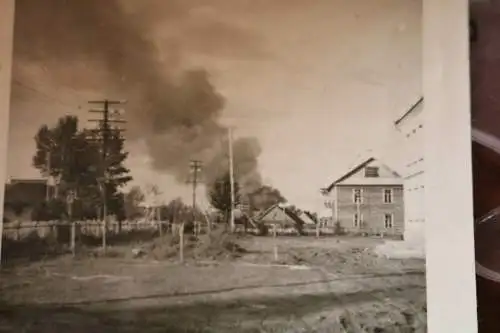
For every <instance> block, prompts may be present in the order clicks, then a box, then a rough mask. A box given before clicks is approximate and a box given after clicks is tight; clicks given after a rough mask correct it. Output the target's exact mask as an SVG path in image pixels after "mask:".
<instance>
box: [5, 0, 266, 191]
mask: <svg viewBox="0 0 500 333" xmlns="http://www.w3.org/2000/svg"><path fill="white" fill-rule="evenodd" d="M197 9H199V10H198V11H197ZM164 21H167V22H169V24H168V25H166V26H165V25H163V26H162V34H163V37H162V38H157V37H156V36H155V33H156V30H157V29H156V28H157V27H156V26H157V24H158V23H159V22H164ZM165 36H166V37H165ZM210 41H211V42H212V43H210ZM186 45H187V46H186ZM217 48H218V49H219V50H220V52H229V53H231V52H232V53H235V52H236V51H238V50H239V49H241V50H243V51H245V49H246V50H247V52H246V54H248V56H252V54H256V55H257V54H258V53H259V46H258V43H257V42H256V37H255V36H253V35H252V34H250V33H247V32H246V31H244V30H241V29H240V28H237V27H232V26H231V25H230V24H228V23H225V22H223V21H219V20H216V19H212V18H210V16H209V15H208V16H207V15H204V14H203V7H202V6H201V5H199V6H193V5H192V4H191V5H190V6H187V5H186V3H185V2H184V1H145V2H143V1H130V0H129V1H125V0H124V1H120V0H107V1H98V0H86V1H64V0H47V1H38V0H20V1H17V2H16V20H15V43H14V58H15V65H14V66H15V67H14V79H22V78H23V75H29V73H28V74H26V73H27V72H28V71H26V70H24V69H25V68H37V69H40V68H41V72H42V73H43V74H42V75H43V79H44V82H46V83H45V84H47V85H66V86H70V87H71V88H72V89H74V90H77V89H86V90H97V91H98V90H101V91H106V92H113V94H114V96H126V99H127V100H128V103H127V106H126V118H127V132H126V133H125V136H126V138H127V140H129V141H130V142H134V141H140V142H142V143H144V144H145V146H146V147H147V151H145V152H142V151H141V152H131V153H133V154H138V153H139V154H144V153H146V154H148V155H149V158H150V161H151V167H152V168H153V169H154V170H157V171H160V172H162V173H166V174H170V175H172V176H174V177H175V178H176V179H177V180H178V181H179V182H185V180H186V179H187V177H188V176H189V174H188V173H189V167H188V166H189V160H190V159H193V158H196V159H199V160H202V161H203V162H204V163H205V165H206V166H205V167H204V168H203V172H204V175H203V176H204V178H205V181H206V182H207V183H208V184H210V183H212V182H213V181H215V179H216V178H217V177H219V176H220V175H221V174H223V173H224V172H226V171H227V166H228V163H227V158H228V157H227V129H226V128H225V127H224V126H223V125H222V124H221V122H220V119H221V117H222V116H223V113H224V107H225V97H224V96H223V95H222V94H220V93H219V92H218V91H217V87H216V86H215V85H214V84H213V83H212V79H211V75H210V73H209V72H208V71H207V70H205V69H204V68H200V67H197V66H190V65H189V62H188V61H186V59H187V58H188V57H189V54H188V53H187V52H188V51H186V50H190V49H194V50H195V51H196V52H197V53H199V54H202V55H203V54H206V55H210V54H211V53H213V52H218V49H217ZM235 50H236V51H235ZM241 50H240V51H241ZM248 51H251V52H248ZM13 89H14V90H15V89H16V86H15V85H14V86H13ZM20 94H22V92H20ZM14 96H19V94H14ZM12 102H13V106H12V109H13V110H16V102H18V99H16V98H13V101H12ZM82 112H84V111H82ZM25 117H26V116H25V115H22V114H18V113H16V112H13V114H12V118H14V119H13V122H14V123H15V122H16V118H17V119H23V118H25ZM260 152H261V148H260V145H259V142H258V140H257V139H256V138H252V137H249V138H244V137H243V138H236V139H235V142H234V165H235V168H234V170H235V178H236V179H237V180H238V181H240V182H241V186H242V187H243V189H244V188H247V187H248V188H256V187H258V186H259V185H260V182H261V177H260V174H259V168H258V157H259V154H260Z"/></svg>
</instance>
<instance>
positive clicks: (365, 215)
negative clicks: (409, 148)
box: [322, 157, 404, 237]
mask: <svg viewBox="0 0 500 333" xmlns="http://www.w3.org/2000/svg"><path fill="white" fill-rule="evenodd" d="M322 193H323V195H324V196H325V197H327V199H328V201H329V203H330V207H331V209H332V215H333V219H332V220H333V221H332V222H333V223H339V224H340V226H341V228H342V229H343V230H344V231H345V232H347V233H363V234H374V235H392V236H398V237H399V236H402V235H403V233H404V200H403V179H402V178H401V176H400V175H399V174H398V173H397V172H396V171H394V170H392V169H391V168H389V167H388V166H387V165H385V164H384V163H383V162H382V161H380V160H379V159H377V158H375V157H370V158H367V159H365V160H364V161H363V162H361V163H360V164H358V165H356V166H355V167H353V168H352V169H350V170H349V171H347V172H346V173H345V174H343V175H341V176H340V177H338V178H337V179H336V180H334V181H333V182H332V183H330V184H329V185H328V186H327V187H326V188H324V189H323V190H322Z"/></svg>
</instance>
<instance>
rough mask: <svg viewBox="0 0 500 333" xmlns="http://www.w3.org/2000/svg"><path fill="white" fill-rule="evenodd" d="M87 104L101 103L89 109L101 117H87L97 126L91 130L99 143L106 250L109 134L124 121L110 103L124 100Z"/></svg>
mask: <svg viewBox="0 0 500 333" xmlns="http://www.w3.org/2000/svg"><path fill="white" fill-rule="evenodd" d="M88 103H89V104H102V105H103V108H102V109H95V108H92V109H90V110H89V112H91V113H99V114H101V117H100V118H98V119H89V121H90V122H97V123H98V125H97V128H96V129H95V130H94V131H93V132H94V133H96V134H98V140H99V141H100V143H101V154H102V160H101V177H102V178H101V184H102V186H101V190H102V208H103V212H102V213H103V235H102V248H103V250H104V251H106V231H107V220H108V193H107V186H108V182H109V181H110V180H111V179H110V177H109V165H108V151H109V143H110V138H111V135H112V134H114V133H116V132H118V133H119V132H121V131H122V129H120V128H118V127H117V126H115V127H114V128H112V125H113V124H115V125H116V124H123V123H126V121H125V120H122V119H117V117H118V116H121V113H122V112H121V111H122V110H116V109H110V105H119V104H124V103H126V101H111V100H107V99H105V100H100V101H89V102H88Z"/></svg>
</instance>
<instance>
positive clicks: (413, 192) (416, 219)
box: [397, 102, 425, 246]
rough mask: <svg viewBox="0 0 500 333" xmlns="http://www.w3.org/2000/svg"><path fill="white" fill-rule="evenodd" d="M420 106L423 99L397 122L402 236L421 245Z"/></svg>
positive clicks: (422, 132) (422, 192) (421, 167)
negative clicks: (401, 186)
mask: <svg viewBox="0 0 500 333" xmlns="http://www.w3.org/2000/svg"><path fill="white" fill-rule="evenodd" d="M423 107H424V102H422V103H420V104H419V105H418V106H417V107H416V108H415V110H413V111H412V113H411V114H410V115H408V116H407V117H406V118H404V119H403V120H402V121H401V122H400V123H399V124H398V125H397V127H398V130H399V131H400V133H401V136H402V138H403V141H402V149H401V157H402V158H403V170H402V173H403V186H404V198H405V199H404V200H405V233H404V239H405V240H406V241H408V242H412V243H418V244H419V246H424V244H425V210H424V190H425V188H424V187H425V185H424V173H425V161H424V137H423V135H424V131H423V127H424V123H423Z"/></svg>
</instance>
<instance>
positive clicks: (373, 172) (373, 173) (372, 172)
mask: <svg viewBox="0 0 500 333" xmlns="http://www.w3.org/2000/svg"><path fill="white" fill-rule="evenodd" d="M365 177H370V178H373V177H378V167H366V168H365Z"/></svg>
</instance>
